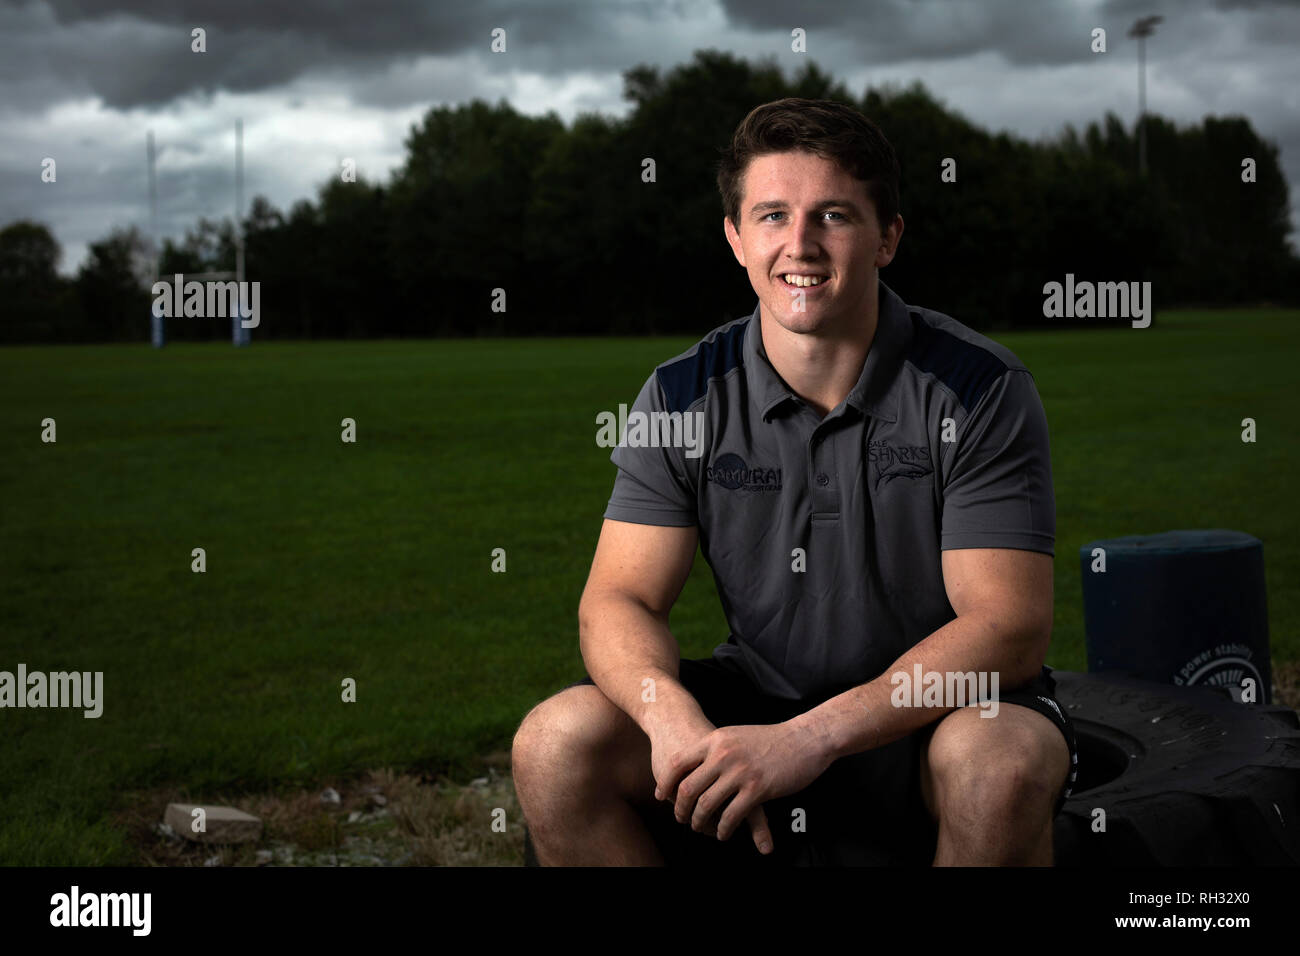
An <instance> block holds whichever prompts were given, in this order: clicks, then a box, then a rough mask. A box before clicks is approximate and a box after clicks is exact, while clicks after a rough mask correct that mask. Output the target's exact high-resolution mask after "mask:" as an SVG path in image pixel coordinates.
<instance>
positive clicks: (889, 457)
mask: <svg viewBox="0 0 1300 956" xmlns="http://www.w3.org/2000/svg"><path fill="white" fill-rule="evenodd" d="M867 462H868V466H869V467H870V469H871V476H872V480H873V482H874V484H875V487H876V488H880V487H881V486H882V485H884V484H886V483H888V482H890V481H893V480H894V479H896V478H905V479H911V480H915V479H918V478H925V477H927V476H928V475H932V474H934V466H933V465H932V464H931V462H930V449H929V448H928V447H927V446H925V445H891V444H889V443H888V442H885V441H876V440H872V441H869V442H868V443H867Z"/></svg>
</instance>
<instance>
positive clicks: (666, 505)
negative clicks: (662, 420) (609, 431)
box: [605, 373, 699, 528]
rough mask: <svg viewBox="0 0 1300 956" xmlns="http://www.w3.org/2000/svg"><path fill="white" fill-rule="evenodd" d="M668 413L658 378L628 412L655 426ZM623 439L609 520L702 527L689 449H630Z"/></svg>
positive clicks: (637, 446)
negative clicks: (654, 421)
mask: <svg viewBox="0 0 1300 956" xmlns="http://www.w3.org/2000/svg"><path fill="white" fill-rule="evenodd" d="M666 412H667V408H666V403H665V401H664V394H663V389H662V388H661V387H660V385H659V378H658V376H657V375H655V374H653V373H652V374H651V375H650V378H649V379H647V380H646V383H645V385H643V386H642V387H641V392H640V394H638V395H637V397H636V401H635V402H634V403H633V405H632V408H631V409H629V410H628V419H629V421H631V420H632V419H633V416H634V415H636V414H637V413H640V414H641V415H643V416H645V417H646V418H647V419H650V420H653V419H652V418H651V416H654V415H657V414H662V413H666ZM687 414H689V413H687ZM679 417H680V416H679ZM629 431H631V429H629ZM619 437H620V444H619V445H617V446H616V447H615V448H614V450H613V452H612V453H611V454H610V456H609V458H610V461H612V462H613V463H614V464H615V465H617V466H618V474H617V476H616V477H615V478H614V491H613V494H612V495H611V496H610V499H609V505H608V506H607V507H606V508H605V517H606V518H612V519H613V520H615V521H630V522H633V523H634V524H655V525H667V526H670V527H675V528H687V527H691V526H693V525H696V524H698V523H699V519H698V512H697V508H696V498H695V491H694V486H693V482H692V480H691V476H690V472H689V470H688V469H687V465H686V449H685V448H684V447H681V446H680V445H679V446H677V447H673V446H672V443H668V446H667V447H665V446H663V445H658V446H646V445H645V444H644V443H626V442H623V441H622V439H624V438H625V437H626V436H625V435H620V436H619Z"/></svg>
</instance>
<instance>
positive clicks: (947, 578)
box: [792, 548, 1053, 760]
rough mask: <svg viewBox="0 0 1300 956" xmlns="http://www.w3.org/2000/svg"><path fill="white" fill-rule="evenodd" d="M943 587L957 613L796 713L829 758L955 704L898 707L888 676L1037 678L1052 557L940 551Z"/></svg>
mask: <svg viewBox="0 0 1300 956" xmlns="http://www.w3.org/2000/svg"><path fill="white" fill-rule="evenodd" d="M942 560H943V581H944V588H945V590H946V591H947V593H948V603H949V604H951V605H952V609H953V610H954V611H955V612H956V614H957V616H956V617H955V618H954V619H953V620H951V621H949V622H948V623H947V624H945V625H944V626H943V627H941V628H939V629H938V630H937V631H935V632H934V633H933V634H931V635H930V636H929V637H927V638H926V639H925V640H923V641H921V642H920V643H918V644H917V645H915V646H914V647H912V648H911V649H910V650H908V652H907V653H906V654H904V655H903V656H902V657H900V658H899V659H898V660H897V661H895V662H894V665H893V666H892V667H890V668H888V669H887V670H886V671H885V672H884V673H883V674H881V675H880V676H879V677H877V678H875V679H874V680H871V681H868V682H867V683H865V684H862V685H859V686H858V687H854V688H851V689H850V690H847V691H845V692H844V693H843V694H840V695H839V696H838V697H832V698H831V699H830V700H828V701H826V702H825V703H823V704H821V705H819V706H817V707H814V708H813V709H812V710H810V711H808V712H806V713H804V714H801V715H799V716H798V717H795V718H793V720H792V722H793V723H794V724H796V725H797V726H798V727H800V728H801V729H803V730H804V731H805V732H806V733H807V734H808V737H809V740H810V741H813V742H815V744H814V745H815V746H816V747H818V748H824V752H825V753H828V754H829V755H830V756H831V759H833V760H834V759H838V758H839V757H843V756H846V755H848V754H854V753H860V752H862V751H864V750H870V749H872V748H875V747H880V746H883V745H885V744H888V743H892V742H893V741H895V740H898V739H899V738H900V737H905V736H906V735H908V734H910V733H912V732H913V731H915V730H918V729H919V728H921V727H924V726H925V725H926V724H929V723H932V722H933V721H935V720H938V719H939V718H940V717H941V716H943V715H944V714H946V713H948V712H949V711H950V710H952V709H953V708H952V707H928V708H927V707H894V706H893V705H892V704H891V703H890V695H891V693H893V692H894V689H895V685H893V684H892V683H891V682H890V677H891V675H893V674H895V673H899V672H903V673H906V674H908V675H911V674H912V673H913V667H914V665H915V664H918V663H919V664H920V665H921V671H922V673H925V672H928V671H937V672H939V673H941V674H946V673H950V672H963V673H965V672H968V671H975V672H977V673H978V672H981V671H982V672H986V673H989V672H995V671H996V672H997V673H998V682H999V686H1000V688H1002V689H1006V690H1013V689H1015V688H1017V687H1021V686H1023V685H1024V684H1027V683H1028V682H1029V681H1031V680H1033V679H1034V677H1035V676H1036V675H1037V674H1038V673H1039V671H1040V670H1041V669H1042V666H1043V661H1044V660H1045V659H1046V657H1047V646H1048V643H1049V642H1050V641H1051V635H1052V598H1053V594H1052V570H1053V563H1052V556H1051V555H1049V554H1043V553H1040V552H1037V551H1019V550H1013V549H1009V548H964V549H959V550H948V551H944V552H943V553H942Z"/></svg>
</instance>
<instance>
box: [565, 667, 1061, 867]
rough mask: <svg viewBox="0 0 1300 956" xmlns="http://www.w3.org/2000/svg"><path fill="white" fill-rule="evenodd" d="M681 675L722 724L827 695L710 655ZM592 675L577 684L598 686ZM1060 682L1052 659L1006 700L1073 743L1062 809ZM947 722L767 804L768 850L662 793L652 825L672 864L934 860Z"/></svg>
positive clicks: (797, 708) (777, 712) (781, 714)
mask: <svg viewBox="0 0 1300 956" xmlns="http://www.w3.org/2000/svg"><path fill="white" fill-rule="evenodd" d="M678 679H679V680H680V681H681V683H682V686H683V687H685V688H686V690H687V691H688V692H689V693H690V694H691V696H692V697H694V698H695V699H696V701H698V702H699V705H700V708H701V709H702V710H703V711H704V715H705V716H706V717H707V718H708V719H709V721H710V722H712V723H713V724H714V726H717V727H726V726H731V725H735V724H775V723H781V722H782V721H785V720H789V719H790V718H792V717H794V716H796V715H798V714H801V713H804V712H806V711H808V710H810V709H812V708H813V707H815V706H817V704H819V703H821V701H820V700H812V701H791V700H785V699H782V698H776V697H769V696H767V695H765V694H762V693H760V692H759V691H758V690H757V689H756V688H755V687H754V686H753V685H752V684H751V683H750V682H749V679H748V678H746V677H745V676H744V675H743V674H740V673H738V672H737V671H735V670H732V669H731V668H730V667H728V666H727V665H725V664H722V663H720V662H719V661H717V660H716V659H714V658H712V657H709V658H705V659H703V660H686V659H684V660H682V662H681V668H680V671H679V675H678ZM594 683H595V682H594V681H592V680H591V678H590V677H587V678H585V679H583V680H581V681H578V682H577V683H575V684H571V685H569V686H571V687H576V686H578V685H579V684H594ZM1055 686H1056V682H1055V681H1054V680H1053V679H1052V674H1051V669H1050V668H1047V667H1044V668H1043V669H1042V673H1041V674H1040V675H1039V677H1038V678H1037V679H1036V680H1035V681H1033V682H1032V683H1030V684H1028V685H1026V686H1024V687H1021V688H1018V689H1016V690H1013V691H1010V692H1008V693H1005V694H1003V693H1000V694H998V701H999V703H1000V704H1002V703H1010V704H1020V705H1022V706H1025V707H1029V708H1030V709H1032V710H1036V711H1038V712H1039V713H1040V714H1042V715H1043V716H1045V717H1047V718H1048V719H1049V720H1051V721H1052V723H1054V724H1055V725H1056V726H1057V727H1058V728H1060V730H1061V733H1062V735H1063V736H1064V737H1065V741H1066V745H1067V746H1068V747H1069V750H1070V774H1069V778H1068V779H1067V780H1066V783H1065V787H1064V788H1063V789H1062V792H1061V794H1060V795H1059V796H1058V798H1057V801H1056V806H1055V809H1054V811H1053V812H1054V814H1055V813H1059V812H1060V810H1061V806H1062V804H1064V802H1065V799H1066V798H1067V797H1068V796H1069V795H1070V793H1071V791H1072V789H1073V787H1074V783H1075V779H1076V770H1077V767H1078V749H1077V746H1076V744H1075V738H1074V728H1073V726H1072V725H1071V724H1070V721H1069V718H1067V717H1066V716H1065V713H1064V711H1063V710H1062V709H1061V708H1060V706H1059V704H1057V702H1056V699H1055V696H1054V690H1055ZM937 725H938V721H935V722H934V723H932V724H930V725H928V726H927V727H925V728H922V729H921V730H919V731H916V732H915V733H912V734H909V735H908V736H906V737H903V738H901V739H899V740H896V741H894V742H893V743H890V744H886V745H885V746H883V747H878V748H875V749H873V750H868V751H866V752H864V753H860V754H853V755H851V756H848V757H842V758H840V759H839V760H837V761H835V762H834V763H833V764H831V766H830V767H829V768H828V769H827V770H826V772H825V773H823V774H822V775H821V776H820V777H818V778H817V780H815V781H814V782H813V783H812V784H811V785H809V786H808V787H807V788H806V789H804V790H802V791H800V792H799V793H797V794H792V795H790V796H787V797H781V798H779V799H775V800H769V801H767V802H766V803H764V805H763V809H764V812H765V814H766V815H767V821H768V826H769V827H770V828H771V830H772V838H773V850H774V852H773V853H772V854H770V855H769V856H764V855H763V854H760V853H759V852H758V850H757V849H756V848H755V846H754V841H753V839H752V838H751V837H750V832H749V827H748V826H747V825H742V826H741V828H740V829H739V830H737V831H736V832H735V833H734V834H733V835H732V837H731V839H729V840H727V841H725V842H722V841H719V840H718V839H717V838H715V837H710V836H707V835H706V834H702V833H697V832H696V831H694V830H692V829H691V828H690V827H689V826H686V825H683V824H680V823H678V822H677V821H676V819H675V818H674V817H673V808H672V805H671V804H669V803H666V802H662V801H660V802H659V803H657V804H656V805H655V806H654V807H653V808H650V809H647V810H646V811H645V818H646V823H647V825H648V826H649V827H650V828H651V831H652V833H653V834H654V835H655V839H656V842H657V843H658V845H659V846H660V848H661V850H662V851H663V853H664V857H665V859H666V861H667V862H669V863H689V864H694V865H729V864H735V865H755V864H757V865H764V864H768V865H783V864H784V865H789V864H804V865H833V866H872V865H877V866H907V865H915V866H928V865H930V863H931V862H932V861H933V860H934V854H935V849H936V842H937V839H938V830H937V827H936V825H935V823H934V821H933V820H932V819H931V817H930V814H929V811H927V810H926V808H925V801H924V799H923V797H922V795H921V766H920V756H921V748H922V747H923V746H924V745H925V744H926V742H927V741H928V740H929V736H930V733H931V732H932V731H933V729H934V727H936V726H937Z"/></svg>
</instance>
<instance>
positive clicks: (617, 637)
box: [579, 595, 699, 734]
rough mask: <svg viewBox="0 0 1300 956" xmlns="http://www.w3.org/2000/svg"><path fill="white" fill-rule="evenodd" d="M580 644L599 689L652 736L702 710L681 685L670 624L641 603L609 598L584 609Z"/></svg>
mask: <svg viewBox="0 0 1300 956" xmlns="http://www.w3.org/2000/svg"><path fill="white" fill-rule="evenodd" d="M579 635H580V637H579V643H580V647H581V650H582V659H583V662H584V663H585V664H586V666H587V673H588V674H590V675H591V679H592V680H593V681H595V683H596V686H597V687H599V688H600V690H601V692H602V693H604V694H605V696H606V697H608V698H609V699H610V700H611V701H613V702H614V703H615V704H616V705H617V706H618V707H619V708H620V709H622V710H623V711H624V713H626V714H627V715H628V716H629V717H631V718H632V719H633V720H634V721H636V723H637V726H639V727H640V728H641V729H642V730H644V731H645V732H646V733H647V734H649V733H651V731H652V730H654V729H655V727H656V726H657V724H658V723H659V722H661V721H663V720H665V719H671V718H673V717H676V716H679V715H680V714H681V713H682V712H683V711H685V710H688V709H692V708H693V709H694V710H696V711H698V710H699V704H697V703H696V701H695V699H694V698H693V697H691V695H690V694H689V693H688V692H687V691H686V688H684V687H683V686H682V685H681V682H680V681H679V680H678V679H677V677H678V673H679V670H680V665H681V653H680V651H679V649H678V646H677V641H676V639H675V638H674V637H673V636H672V632H670V631H669V630H668V624H667V622H666V621H664V620H663V619H662V618H660V617H659V616H657V615H656V614H655V613H654V612H653V611H651V610H650V609H649V608H648V607H646V606H645V605H644V604H642V603H640V602H639V601H637V600H635V599H633V598H629V597H625V596H622V595H609V596H605V597H602V598H599V599H595V600H593V601H591V602H589V603H586V602H585V603H584V606H583V608H582V609H581V611H580V613H579Z"/></svg>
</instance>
